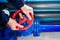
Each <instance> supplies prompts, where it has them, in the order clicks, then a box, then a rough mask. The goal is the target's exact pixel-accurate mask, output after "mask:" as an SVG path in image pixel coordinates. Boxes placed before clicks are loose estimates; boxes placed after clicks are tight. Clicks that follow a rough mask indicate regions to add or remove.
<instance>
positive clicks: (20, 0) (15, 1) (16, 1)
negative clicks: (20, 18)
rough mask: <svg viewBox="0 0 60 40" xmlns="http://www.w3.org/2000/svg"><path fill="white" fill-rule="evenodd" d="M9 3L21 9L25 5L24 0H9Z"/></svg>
mask: <svg viewBox="0 0 60 40" xmlns="http://www.w3.org/2000/svg"><path fill="white" fill-rule="evenodd" d="M7 1H8V3H10V4H11V5H12V6H14V7H16V8H18V9H20V8H21V7H22V6H24V0H7Z"/></svg>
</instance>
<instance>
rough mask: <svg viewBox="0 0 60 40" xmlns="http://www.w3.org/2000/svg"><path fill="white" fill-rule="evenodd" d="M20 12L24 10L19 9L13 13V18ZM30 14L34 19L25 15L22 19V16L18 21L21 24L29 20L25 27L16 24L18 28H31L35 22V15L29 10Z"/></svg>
mask: <svg viewBox="0 0 60 40" xmlns="http://www.w3.org/2000/svg"><path fill="white" fill-rule="evenodd" d="M19 13H23V11H22V10H17V11H16V12H15V13H14V14H13V15H12V18H13V19H15V18H16V16H17V15H18V14H19ZM29 15H30V16H31V18H32V20H30V19H29V18H27V17H25V16H23V19H22V20H21V19H20V18H19V19H18V20H19V21H18V23H19V24H20V25H22V24H23V23H25V22H26V21H27V22H28V25H26V26H25V27H24V28H21V27H19V26H16V29H18V30H27V29H29V28H30V27H31V25H32V24H33V21H34V16H33V15H32V13H31V12H29Z"/></svg>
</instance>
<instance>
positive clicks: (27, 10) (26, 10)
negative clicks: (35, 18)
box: [19, 5, 33, 20]
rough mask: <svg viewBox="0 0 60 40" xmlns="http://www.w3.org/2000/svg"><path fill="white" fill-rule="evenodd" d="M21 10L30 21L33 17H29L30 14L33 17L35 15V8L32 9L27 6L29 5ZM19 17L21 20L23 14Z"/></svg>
mask: <svg viewBox="0 0 60 40" xmlns="http://www.w3.org/2000/svg"><path fill="white" fill-rule="evenodd" d="M21 10H22V11H23V13H24V14H26V15H27V17H28V18H29V19H30V20H31V19H32V18H31V16H30V15H29V12H31V13H32V15H33V8H32V7H29V6H27V5H24V6H23V7H22V8H21ZM19 15H20V16H21V18H23V17H22V15H21V14H19Z"/></svg>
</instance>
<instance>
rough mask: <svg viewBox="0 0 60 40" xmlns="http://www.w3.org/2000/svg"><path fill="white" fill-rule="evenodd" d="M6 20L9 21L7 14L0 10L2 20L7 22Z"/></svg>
mask: <svg viewBox="0 0 60 40" xmlns="http://www.w3.org/2000/svg"><path fill="white" fill-rule="evenodd" d="M8 21H9V16H8V15H7V14H5V12H4V11H2V22H4V24H7V22H8Z"/></svg>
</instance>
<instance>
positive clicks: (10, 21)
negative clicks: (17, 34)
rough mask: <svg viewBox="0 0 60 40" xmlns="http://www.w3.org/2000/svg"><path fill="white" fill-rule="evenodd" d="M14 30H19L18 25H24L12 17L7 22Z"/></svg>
mask: <svg viewBox="0 0 60 40" xmlns="http://www.w3.org/2000/svg"><path fill="white" fill-rule="evenodd" d="M7 24H8V25H9V26H10V28H11V29H12V30H17V29H16V26H19V27H20V28H23V26H22V25H20V24H18V23H17V22H16V21H15V20H14V19H12V18H10V19H9V21H8V23H7Z"/></svg>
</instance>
